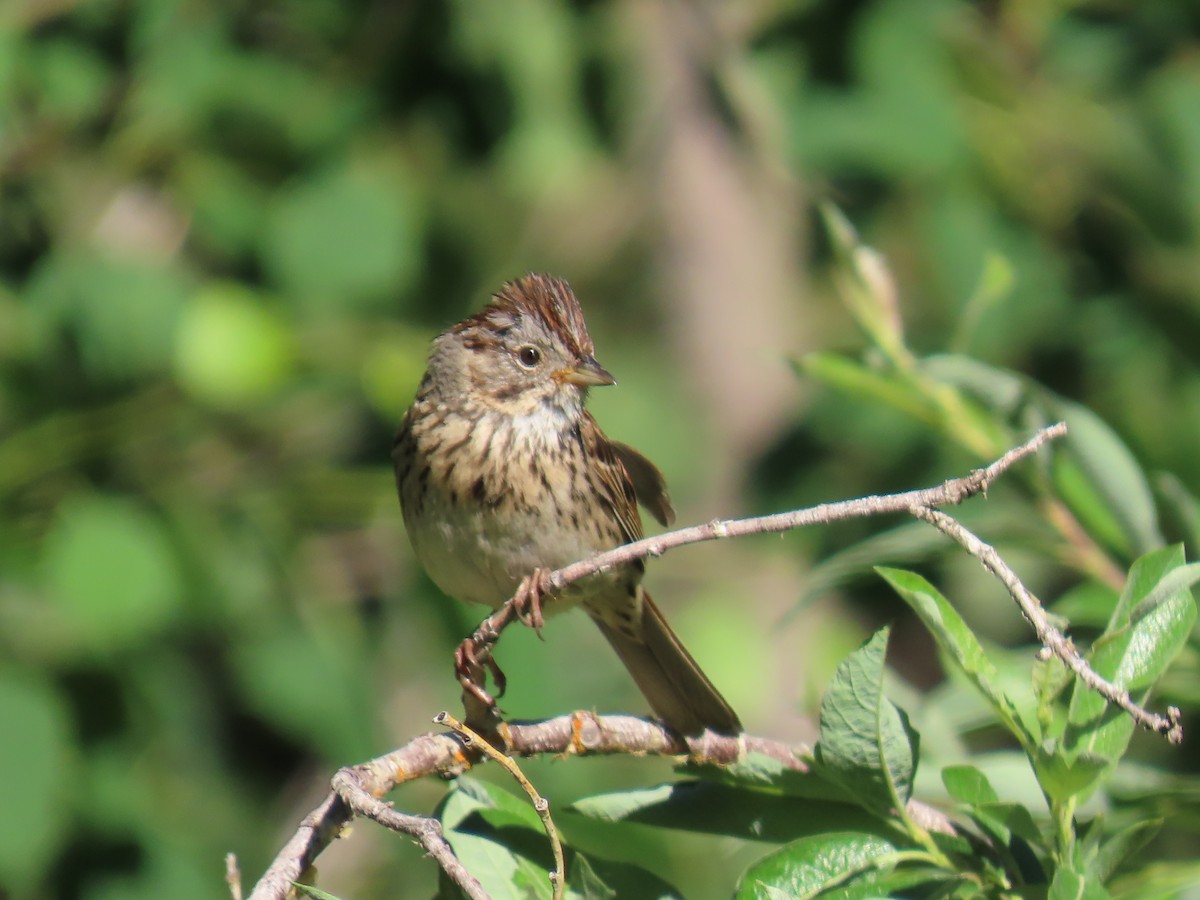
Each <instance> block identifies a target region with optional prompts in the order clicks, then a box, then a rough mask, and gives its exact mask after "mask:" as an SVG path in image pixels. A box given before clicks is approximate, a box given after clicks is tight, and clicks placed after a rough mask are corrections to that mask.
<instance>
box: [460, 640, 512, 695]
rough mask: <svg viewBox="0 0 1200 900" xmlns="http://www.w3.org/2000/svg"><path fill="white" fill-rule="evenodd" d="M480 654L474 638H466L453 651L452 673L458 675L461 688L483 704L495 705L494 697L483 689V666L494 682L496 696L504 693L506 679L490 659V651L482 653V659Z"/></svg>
mask: <svg viewBox="0 0 1200 900" xmlns="http://www.w3.org/2000/svg"><path fill="white" fill-rule="evenodd" d="M480 655H481V654H480V652H479V648H477V647H476V645H475V641H474V639H472V638H467V639H466V640H465V641H463V642H462V643H461V644H459V645H458V648H457V649H456V650H455V651H454V673H455V675H457V676H458V683H459V684H460V685H462V687H463V690H465V691H468V692H470V694H471V695H472V696H473V697H474V698H475V699H476V700H478V701H479V702H480V703H482V704H483V705H484V706H487V707H494V706H495V705H496V700H495V698H494V697H492V695H491V694H489V693H488V692H487V691H486V690H485V689H484V684H486V680H485V679H486V676H485V675H484V671H483V670H484V667H486V668H487V670H488V671H489V672H491V673H492V680H493V681H495V682H496V696H497V697H501V696H503V695H504V689H505V687H506V686H507V684H508V679H507V678H505V676H504V672H503V671H502V670H501V669H500V666H499V665H498V664H497V663H496V661H495V660H494V659H492V656H491V653H484V654H482V655H483V658H482V659H480Z"/></svg>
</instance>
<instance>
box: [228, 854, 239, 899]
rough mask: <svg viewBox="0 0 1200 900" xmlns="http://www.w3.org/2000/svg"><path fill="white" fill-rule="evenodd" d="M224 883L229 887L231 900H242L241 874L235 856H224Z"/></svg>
mask: <svg viewBox="0 0 1200 900" xmlns="http://www.w3.org/2000/svg"><path fill="white" fill-rule="evenodd" d="M225 883H226V884H227V885H229V896H230V897H231V898H232V900H242V872H241V869H239V868H238V861H237V854H236V853H226V854H225Z"/></svg>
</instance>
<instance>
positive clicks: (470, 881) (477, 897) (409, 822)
mask: <svg viewBox="0 0 1200 900" xmlns="http://www.w3.org/2000/svg"><path fill="white" fill-rule="evenodd" d="M333 789H334V790H335V791H337V793H338V795H339V796H340V797H341V798H342V799H343V800H344V801H345V802H346V804H347V805H348V806H349V807H350V809H351V810H352V811H353V812H355V813H357V814H358V815H360V816H366V817H367V818H370V819H374V820H375V821H376V822H378V823H379V824H380V825H383V826H384V827H385V828H390V829H392V831H398V832H400V833H401V834H407V835H409V836H411V837H413V838H415V839H416V841H417V843H418V844H420V845H421V846H422V847H423V848H424V849H425V852H426V853H428V854H429V855H430V856H432V857H433V858H434V860H435V861H436V862H437V864H438V865H439V866H441V868H442V871H443V872H445V873H446V875H447V876H448V877H449V878H450V879H451V880H452V881H453V882H454V883H455V884H456V885H458V887H459V888H460V889H461V890H462V892H463V893H464V894H466V895H467V896H468V897H470V898H471V900H490V898H489V896H488V893H487V891H485V890H484V889H483V885H481V884H480V883H479V881H478V880H477V879H476V878H475V876H474V875H472V874H471V873H470V872H469V871H467V867H466V866H464V865H463V864H462V863H461V862H459V859H458V857H457V856H455V855H454V850H453V849H452V848H451V847H450V843H449V842H448V841H447V840H446V838H445V837H443V836H442V825H441V823H440V822H438V820H437V819H431V818H429V817H428V816H413V815H409V814H408V813H402V812H397V811H396V810H395V809H393V808H392V805H391V804H390V803H384V802H383V801H382V800H380V799H378V798H377V797H375V796H374V795H373V793H372V792H370V791H368V790H365V789H364V786H363V785H362V784H360V783H359V782H358V781H357V779H356V778H355V775H354V770H353V769H342V770H341V771H340V772H338V773H337V774H336V775H335V776H333ZM255 893H257V890H256V891H255ZM253 897H254V895H253V894H252V895H251V900H253Z"/></svg>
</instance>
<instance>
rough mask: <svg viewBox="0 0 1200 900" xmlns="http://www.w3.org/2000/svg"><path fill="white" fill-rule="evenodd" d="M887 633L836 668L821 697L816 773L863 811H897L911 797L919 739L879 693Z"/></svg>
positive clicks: (899, 712) (882, 632) (869, 641)
mask: <svg viewBox="0 0 1200 900" xmlns="http://www.w3.org/2000/svg"><path fill="white" fill-rule="evenodd" d="M889 633H890V631H889V629H887V628H882V629H880V630H879V631H878V632H876V633H875V635H874V637H872V638H871V639H870V640H868V641H867V643H866V644H864V645H863V646H862V648H860V649H859V650H857V651H855V652H854V653H852V654H851V655H850V656H849V657H848V658H847V659H845V660H844V661H843V662H842V664H841V665H839V666H838V668H837V671H836V672H835V673H834V677H833V682H832V684H830V686H829V687H828V688H827V689H826V691H825V697H824V698H823V699H822V701H821V738H820V741H819V743H818V744H817V747H816V754H815V755H816V759H817V760H818V761H819V762H820V765H821V773H822V774H823V775H825V776H827V777H829V778H831V779H832V780H833V781H835V782H836V783H838V784H840V785H841V787H843V788H844V789H845V790H846V791H847V792H849V793H850V794H851V796H853V797H854V798H855V799H857V800H858V802H860V803H862V804H863V805H864V806H866V807H867V808H868V809H872V810H875V811H877V812H881V813H883V814H884V815H887V814H888V813H889V812H890V811H892V810H903V809H904V807H905V805H906V804H907V803H908V800H909V797H910V796H911V795H912V782H913V776H914V774H915V772H916V766H917V746H918V743H919V740H920V739H919V737H918V736H917V734H916V732H915V731H913V729H912V727H911V725H909V722H908V716H907V715H906V714H905V713H904V712H903V711H902V710H900V709H899V708H898V707H897V706H895V705H894V704H892V703H891V701H889V700H888V699H887V697H885V696H884V694H883V675H884V657H885V656H886V654H887V640H888V635H889Z"/></svg>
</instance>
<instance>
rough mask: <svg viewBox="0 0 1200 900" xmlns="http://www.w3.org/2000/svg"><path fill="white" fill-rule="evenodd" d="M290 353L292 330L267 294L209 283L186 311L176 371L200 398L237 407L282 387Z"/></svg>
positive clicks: (176, 352)
mask: <svg viewBox="0 0 1200 900" xmlns="http://www.w3.org/2000/svg"><path fill="white" fill-rule="evenodd" d="M293 355H294V354H293V349H292V336H291V333H290V331H289V330H288V327H287V325H286V323H285V322H284V321H283V319H282V317H281V316H280V315H279V314H278V313H277V312H276V311H275V310H274V309H273V308H272V305H271V304H270V303H269V302H268V300H267V298H265V297H262V296H260V295H257V294H255V293H254V292H252V291H250V290H247V289H246V288H244V287H241V286H240V285H236V284H226V283H213V284H209V285H206V286H205V287H204V288H203V289H202V290H201V291H199V292H198V293H197V294H196V296H194V297H193V298H192V299H191V301H190V302H189V303H188V305H187V308H186V310H185V311H184V314H183V317H182V320H181V321H180V324H179V333H178V339H177V341H176V345H175V373H176V377H178V379H179V381H180V383H181V384H182V385H183V387H184V388H186V389H187V390H188V391H189V392H191V394H192V395H194V396H195V397H197V398H198V399H200V400H202V401H204V402H205V403H211V404H212V405H214V406H217V407H222V408H226V409H238V408H242V407H247V406H252V405H254V404H256V403H258V402H259V401H261V400H263V399H265V398H268V397H270V396H272V395H273V394H275V393H277V392H278V391H279V390H281V389H282V388H283V386H284V385H285V384H286V382H287V379H288V377H289V375H290V374H291V371H292V364H293Z"/></svg>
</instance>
